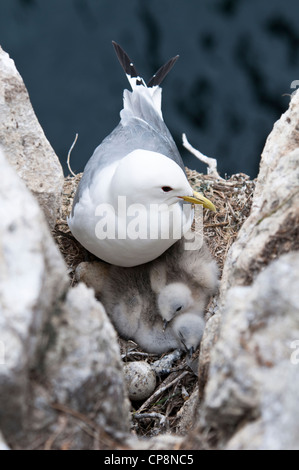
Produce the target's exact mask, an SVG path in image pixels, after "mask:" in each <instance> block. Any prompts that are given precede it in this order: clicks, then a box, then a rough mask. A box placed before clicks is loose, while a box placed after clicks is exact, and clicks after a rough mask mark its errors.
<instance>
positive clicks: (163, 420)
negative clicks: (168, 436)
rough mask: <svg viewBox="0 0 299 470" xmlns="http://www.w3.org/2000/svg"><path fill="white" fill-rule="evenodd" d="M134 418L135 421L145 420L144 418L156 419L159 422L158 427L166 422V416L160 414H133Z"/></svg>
mask: <svg viewBox="0 0 299 470" xmlns="http://www.w3.org/2000/svg"><path fill="white" fill-rule="evenodd" d="M134 418H136V419H145V418H154V419H156V418H158V419H159V420H160V425H161V426H163V425H164V424H165V422H166V416H164V415H162V414H161V413H155V412H152V413H134Z"/></svg>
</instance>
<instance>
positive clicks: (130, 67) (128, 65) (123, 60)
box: [112, 41, 138, 78]
mask: <svg viewBox="0 0 299 470" xmlns="http://www.w3.org/2000/svg"><path fill="white" fill-rule="evenodd" d="M112 45H113V47H114V50H115V52H116V55H117V58H118V60H119V62H120V65H121V66H122V68H123V69H124V71H125V73H126V74H127V75H130V77H132V78H133V77H138V73H137V70H136V68H135V67H134V64H133V62H132V61H131V59H130V57H129V56H128V54H127V53H126V52H125V51H124V50H123V48H122V47H121V46H120V45H119V44H117V42H115V41H112Z"/></svg>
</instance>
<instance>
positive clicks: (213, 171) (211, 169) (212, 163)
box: [182, 134, 223, 180]
mask: <svg viewBox="0 0 299 470" xmlns="http://www.w3.org/2000/svg"><path fill="white" fill-rule="evenodd" d="M182 139H183V146H184V147H185V149H187V150H189V152H190V153H192V154H193V155H194V156H195V157H196V158H198V160H200V161H201V162H203V163H205V164H206V165H208V170H207V173H208V175H211V176H213V177H214V178H218V179H221V180H222V179H223V178H221V176H220V175H219V173H218V171H217V160H216V159H215V158H210V157H207V156H206V155H204V154H203V153H201V152H200V151H199V150H197V149H195V148H194V147H192V145H191V144H190V143H189V141H188V139H187V137H186V134H183V135H182Z"/></svg>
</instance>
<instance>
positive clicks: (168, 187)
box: [162, 186, 172, 193]
mask: <svg viewBox="0 0 299 470" xmlns="http://www.w3.org/2000/svg"><path fill="white" fill-rule="evenodd" d="M162 190H163V191H164V193H168V192H169V191H172V188H171V187H170V186H163V187H162Z"/></svg>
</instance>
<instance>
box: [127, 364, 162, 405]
mask: <svg viewBox="0 0 299 470" xmlns="http://www.w3.org/2000/svg"><path fill="white" fill-rule="evenodd" d="M124 377H125V382H126V385H127V389H128V393H129V398H130V400H132V401H138V400H145V399H146V398H148V397H149V396H150V395H151V394H152V393H153V391H154V390H155V387H156V374H155V372H154V371H153V370H152V368H151V366H150V365H149V364H148V363H147V362H145V361H134V362H127V363H126V364H125V365H124Z"/></svg>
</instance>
